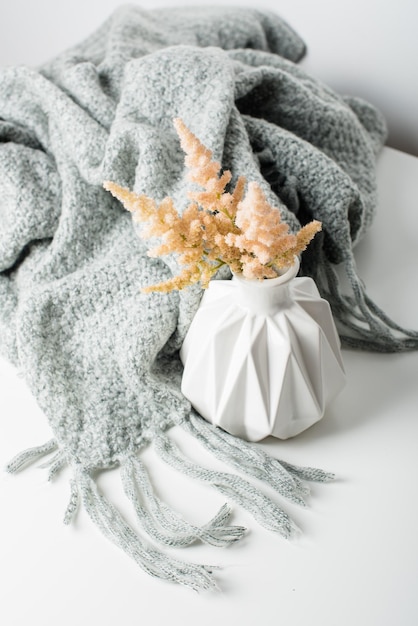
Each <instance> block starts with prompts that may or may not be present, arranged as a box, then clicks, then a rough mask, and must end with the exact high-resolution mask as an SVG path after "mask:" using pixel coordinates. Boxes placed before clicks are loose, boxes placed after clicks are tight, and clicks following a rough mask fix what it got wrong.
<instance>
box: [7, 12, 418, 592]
mask: <svg viewBox="0 0 418 626" xmlns="http://www.w3.org/2000/svg"><path fill="white" fill-rule="evenodd" d="M304 51H305V45H304V43H303V41H302V40H301V39H300V38H299V36H298V35H297V34H296V33H295V32H294V31H293V30H292V29H291V28H290V27H289V26H288V25H287V24H286V23H285V22H284V21H283V20H281V19H280V18H279V17H278V16H276V15H273V14H271V13H268V12H260V11H256V10H250V9H236V8H227V9H222V8H219V7H218V8H216V7H214V8H206V7H202V8H187V9H166V10H155V11H143V10H141V9H139V8H138V7H134V6H132V7H130V6H128V7H123V8H121V9H120V10H118V11H117V12H116V13H115V14H114V15H113V16H111V17H110V18H109V20H107V22H106V23H105V24H104V25H103V26H102V27H101V28H99V29H98V31H97V32H96V33H94V34H93V35H92V36H91V37H89V38H88V39H87V40H86V41H84V42H82V43H81V44H79V45H78V46H76V47H74V48H73V49H71V50H68V51H66V52H64V53H63V54H61V55H60V56H58V57H57V58H56V59H53V60H52V61H50V62H49V63H47V64H45V65H44V66H42V67H39V68H36V69H35V68H27V67H16V68H5V69H3V70H1V72H0V190H1V191H0V215H1V219H0V350H1V352H2V354H4V355H5V356H6V357H7V358H8V359H9V360H11V361H12V362H13V363H14V364H15V365H16V366H17V367H18V368H19V370H20V371H21V373H22V375H23V376H24V378H25V380H26V382H27V384H28V386H29V388H30V389H31V391H32V393H33V394H34V396H35V398H36V400H37V402H38V403H39V405H40V407H41V408H42V410H43V411H44V413H45V415H46V416H47V418H48V420H49V422H50V424H51V428H52V431H53V434H54V439H53V440H51V441H50V442H48V443H47V444H45V446H38V447H37V448H34V449H33V450H31V451H25V452H24V453H22V454H21V455H19V456H18V457H17V458H16V459H15V460H14V461H12V462H11V463H10V464H9V466H8V469H9V471H11V472H15V471H19V470H20V469H21V468H22V467H23V466H24V465H26V464H27V463H29V462H31V461H33V460H36V459H37V458H39V457H42V456H44V455H48V454H53V455H54V456H52V457H51V458H50V459H49V475H50V477H51V478H53V476H54V475H56V474H57V473H58V471H59V470H60V469H61V467H63V465H64V464H65V463H68V464H69V465H70V466H71V467H72V468H73V472H74V480H73V483H72V491H71V497H70V504H69V507H68V509H67V512H66V521H67V522H69V521H70V520H71V519H72V517H73V516H74V514H75V512H76V510H77V507H78V505H79V503H81V502H82V503H83V505H84V506H85V507H86V510H87V511H88V512H89V515H90V516H91V518H92V519H93V521H94V522H95V523H96V524H97V525H98V526H99V528H100V529H101V530H102V531H103V532H104V534H105V535H106V536H108V537H109V538H110V539H112V540H113V541H115V542H116V543H117V544H118V545H119V546H120V547H121V548H123V549H124V550H125V551H126V552H128V553H129V554H130V555H131V556H132V557H133V558H134V559H135V560H136V561H137V562H138V563H139V564H140V565H141V567H143V568H144V569H145V570H146V571H147V572H149V573H150V574H152V575H154V576H158V577H162V578H167V579H169V580H174V581H177V582H180V583H183V584H186V585H189V586H192V587H193V588H207V587H208V586H211V585H212V584H214V579H213V576H212V574H211V573H210V571H209V570H210V568H207V567H206V566H192V565H187V564H185V563H183V562H180V561H177V560H175V559H172V558H171V557H170V556H168V555H167V554H166V552H165V551H164V550H163V549H160V548H156V547H154V542H156V543H159V544H162V545H163V546H170V545H172V546H177V545H188V544H190V543H191V542H193V541H205V542H209V543H211V544H213V545H225V544H228V543H232V542H234V541H236V540H237V539H239V538H240V537H241V536H242V534H243V532H244V529H242V528H241V527H239V526H238V527H235V526H230V525H229V524H227V519H228V516H229V513H230V509H229V506H227V505H225V506H223V507H221V508H220V510H219V511H218V513H216V514H215V516H214V517H213V518H212V519H211V520H210V521H209V522H208V523H207V524H206V525H204V526H202V527H199V528H198V527H196V526H194V525H193V524H190V523H189V522H187V521H186V520H184V519H183V517H182V516H181V514H180V513H177V512H174V511H172V510H171V509H169V508H168V507H167V506H166V504H165V503H163V502H162V501H161V500H160V499H159V497H158V495H157V494H154V492H153V490H152V486H151V482H150V478H149V476H148V474H147V470H146V467H145V466H144V465H143V464H142V463H141V461H140V458H139V456H138V454H139V452H140V450H141V449H142V448H143V447H144V446H145V445H148V444H150V443H153V445H154V447H155V451H156V453H158V454H159V455H160V456H161V457H162V458H163V459H164V461H166V462H167V463H168V464H170V465H171V466H173V468H176V469H177V470H179V471H182V472H185V473H186V474H188V475H190V476H192V477H194V478H196V479H197V480H201V481H202V482H204V483H207V484H210V485H211V486H213V487H214V488H215V489H217V490H218V491H219V492H220V493H221V494H223V495H224V496H226V497H227V499H228V500H233V501H235V502H237V503H238V504H239V505H240V506H243V507H244V508H246V509H247V510H249V511H250V512H252V513H253V515H254V516H255V517H256V518H257V519H258V521H260V523H262V524H264V526H266V527H267V528H270V529H271V530H274V531H277V532H279V533H281V534H282V535H284V536H289V535H290V534H291V533H292V532H293V530H294V525H293V523H292V522H291V520H290V518H289V517H288V516H287V514H286V513H285V512H284V511H283V510H282V509H281V507H280V506H279V505H278V504H277V503H276V502H274V501H273V500H271V499H270V498H268V497H267V496H266V495H264V493H263V491H262V487H260V489H258V488H256V487H254V486H253V484H252V483H250V482H249V480H247V478H244V477H243V476H241V474H244V475H246V476H247V477H249V478H254V477H255V478H257V479H259V480H261V481H263V482H264V483H266V484H269V485H270V486H272V487H273V488H274V489H276V491H277V492H278V494H279V495H280V496H284V497H287V498H290V499H291V500H292V501H294V502H298V503H303V499H304V496H305V495H306V493H307V488H306V485H305V482H304V481H309V480H320V481H325V480H329V479H330V475H329V474H327V473H324V472H321V471H320V470H313V469H310V468H307V469H306V468H305V469H303V468H295V467H294V466H292V465H290V464H287V463H281V462H279V461H278V460H276V459H271V458H269V457H267V455H265V454H264V453H263V452H261V451H260V449H259V448H257V447H254V446H251V445H249V444H246V443H245V442H242V441H237V440H234V438H231V437H230V436H228V435H226V434H225V433H223V432H219V431H217V429H213V428H212V427H210V426H209V425H207V424H206V423H204V422H203V420H202V419H201V418H200V417H199V416H198V415H195V414H194V413H193V412H192V411H191V408H190V405H189V403H188V402H187V401H186V399H185V398H184V397H183V396H182V394H181V393H180V380H181V374H182V367H181V363H180V359H179V357H178V350H179V348H180V346H181V344H182V341H183V338H184V336H185V333H186V332H187V329H188V326H189V324H190V322H191V320H192V318H193V315H194V313H195V311H196V310H197V307H198V305H199V301H200V297H201V291H200V289H198V288H196V287H194V288H191V289H189V290H185V291H183V292H180V293H170V294H164V295H161V294H152V295H143V294H141V293H140V287H141V286H144V285H146V284H153V283H156V282H159V281H161V280H163V279H165V278H167V277H168V276H169V275H170V273H171V272H173V271H176V267H177V266H176V261H175V259H167V262H163V261H161V260H160V259H152V258H150V257H148V256H147V253H146V252H147V250H146V248H145V245H144V243H143V242H142V241H141V240H140V239H139V238H138V237H137V234H136V232H135V226H133V225H132V222H131V219H130V216H129V215H128V213H127V212H126V211H124V210H123V209H122V207H121V206H120V205H119V203H118V202H117V201H116V200H115V199H114V198H112V197H111V196H110V194H109V193H107V192H106V191H105V190H104V189H103V187H102V184H103V181H104V180H112V181H115V182H117V183H118V184H120V185H124V186H126V187H129V188H131V189H133V190H135V191H136V192H138V193H145V194H147V195H148V196H152V197H154V198H156V199H162V198H163V197H164V196H166V195H170V196H172V197H173V199H174V202H175V205H176V207H177V208H178V209H179V210H182V209H183V208H184V207H185V206H186V203H187V201H188V200H187V189H188V182H187V180H186V174H185V168H184V162H183V153H182V151H181V149H180V146H179V142H178V138H177V135H176V133H175V130H174V127H173V125H172V120H173V118H175V117H180V118H182V119H183V120H184V122H185V123H186V124H187V126H188V127H189V128H190V129H191V130H192V132H194V133H195V134H196V135H197V136H198V137H199V139H200V140H201V141H202V142H203V143H204V144H206V145H207V146H208V147H209V148H210V149H211V150H212V151H213V154H214V157H215V158H217V159H219V160H220V161H221V162H222V164H223V166H224V167H225V168H229V169H230V170H231V172H232V175H233V182H235V181H236V179H237V177H238V176H239V175H241V174H243V175H245V176H246V177H247V180H254V181H257V182H258V183H259V184H260V185H261V187H262V188H263V190H264V192H265V193H266V196H267V198H268V200H269V201H270V202H271V203H272V204H277V201H278V198H280V200H281V201H282V202H284V204H285V205H286V206H287V209H286V213H285V215H284V219H285V220H286V221H287V222H288V223H289V225H290V226H291V228H295V229H296V228H298V227H299V225H300V224H304V223H306V222H307V221H309V220H311V219H312V218H316V219H319V220H321V221H322V223H323V237H322V238H318V241H316V242H315V245H313V246H312V249H311V250H310V251H307V252H306V253H305V254H304V256H303V258H302V271H303V272H304V273H305V274H308V275H311V276H312V277H313V278H314V279H315V280H316V282H317V284H318V287H319V289H320V291H321V294H322V295H323V297H325V298H327V299H328V300H329V301H330V304H331V306H332V309H333V313H334V315H335V318H336V321H337V324H338V327H339V330H340V334H341V338H342V341H343V343H344V344H345V345H347V346H351V347H356V348H366V349H374V350H380V351H401V350H409V349H416V348H417V347H418V334H417V332H415V331H408V330H404V329H401V328H399V327H398V326H397V325H396V324H395V323H394V322H392V321H391V320H389V319H388V318H387V317H386V316H385V315H384V313H383V312H382V311H380V310H379V308H378V307H377V306H376V305H375V304H374V303H373V302H371V301H370V299H369V298H368V296H367V294H366V293H365V291H364V287H363V285H362V283H361V280H360V278H359V277H358V276H357V272H356V269H355V261H354V257H353V252H352V248H353V246H354V245H355V244H356V243H357V241H358V240H359V239H360V238H361V236H362V235H363V234H364V232H365V231H366V230H367V228H368V226H369V225H370V223H371V220H372V217H373V213H374V210H375V206H376V184H375V173H374V170H375V160H376V156H377V154H378V153H379V150H380V148H381V146H382V144H383V142H384V140H385V136H386V129H385V124H384V121H383V119H382V117H381V115H380V114H379V113H378V112H377V111H376V110H375V109H374V107H372V106H371V105H370V104H368V103H366V102H363V101H362V100H360V99H356V98H343V97H340V96H338V95H337V94H335V93H334V92H333V91H332V90H331V89H329V88H328V87H326V86H325V85H323V84H322V83H320V82H319V81H317V80H315V79H314V78H312V77H309V76H307V75H306V74H305V73H304V72H303V70H302V69H301V68H300V67H298V66H297V65H296V64H295V63H296V62H297V61H298V60H300V58H301V57H302V56H303V54H304ZM336 264H340V265H341V266H342V267H343V269H344V271H345V272H346V274H347V277H348V281H349V284H350V286H351V290H352V292H351V293H349V294H343V293H341V290H340V286H339V280H338V277H337V272H336V269H335V268H336ZM174 425H180V426H181V427H182V428H184V429H185V430H186V431H187V432H188V433H189V434H191V435H192V436H193V437H194V438H195V439H197V440H198V441H200V443H202V444H203V445H204V446H205V447H206V448H207V449H208V450H210V451H211V452H213V454H215V456H217V457H218V458H219V459H220V460H222V461H223V462H226V463H228V464H229V465H231V466H232V468H233V469H234V473H227V472H213V471H210V470H208V469H206V468H204V467H200V466H198V465H195V464H193V463H192V462H191V461H190V460H189V459H188V458H187V454H186V453H184V452H182V451H180V450H179V449H178V448H177V446H176V445H175V444H174V442H173V441H172V440H171V438H170V435H169V432H168V429H169V428H170V427H171V426H174ZM115 466H120V468H121V470H120V471H121V477H122V483H123V488H124V489H125V493H126V495H127V497H128V498H129V500H130V501H131V502H132V504H133V507H134V510H135V511H136V515H137V518H138V522H139V525H140V527H141V529H142V530H141V532H140V533H137V532H136V531H133V530H132V528H131V527H130V526H129V524H127V522H126V521H125V520H124V519H123V518H122V516H121V514H120V513H119V512H118V511H117V510H116V508H115V507H114V505H113V504H112V503H111V502H110V501H108V500H107V499H106V498H105V496H104V495H103V494H101V493H100V491H99V489H98V487H97V484H96V481H95V472H97V471H98V470H100V469H106V468H109V467H115ZM236 472H238V473H239V474H240V475H237V473H236ZM142 533H144V534H147V535H148V536H149V537H150V540H149V541H150V542H149V543H148V542H147V540H145V539H144V538H143V537H142Z"/></svg>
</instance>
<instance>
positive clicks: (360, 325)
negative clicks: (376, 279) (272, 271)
mask: <svg viewBox="0 0 418 626" xmlns="http://www.w3.org/2000/svg"><path fill="white" fill-rule="evenodd" d="M343 263H344V269H345V272H346V275H347V278H348V281H349V284H350V286H351V289H352V292H353V296H354V297H352V296H351V297H350V296H348V295H344V294H341V293H340V289H339V277H338V275H337V273H336V271H335V268H334V266H333V265H332V263H331V262H330V261H329V260H328V259H327V258H326V257H325V254H324V253H323V251H322V254H321V260H320V264H319V266H320V267H321V268H322V269H323V271H324V273H325V281H324V279H323V278H322V277H321V275H320V273H319V272H318V274H317V275H315V277H314V279H315V282H316V284H317V287H318V289H319V291H320V293H321V296H322V297H323V298H325V299H326V300H328V301H329V303H330V305H331V308H332V312H333V314H334V316H335V319H336V320H337V322H338V323H339V325H340V326H341V327H342V328H345V329H346V330H348V331H351V334H345V332H344V331H343V330H341V328H340V329H339V331H340V339H341V344H342V346H343V347H347V348H357V349H361V350H372V351H374V352H382V353H391V352H406V351H409V350H416V349H417V348H418V331H415V330H409V329H406V328H402V327H401V326H399V324H396V322H394V321H393V320H391V319H390V318H389V317H388V316H387V315H386V313H384V312H383V311H382V310H381V309H380V308H379V307H378V306H377V305H376V304H375V303H374V302H373V301H372V300H371V299H370V297H369V296H368V295H367V294H366V292H365V289H364V286H363V284H362V282H361V280H360V279H359V277H358V275H357V271H356V267H355V261H354V257H353V255H352V254H351V252H349V253H347V255H346V258H345V259H344V262H343Z"/></svg>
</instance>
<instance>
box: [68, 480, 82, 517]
mask: <svg viewBox="0 0 418 626" xmlns="http://www.w3.org/2000/svg"><path fill="white" fill-rule="evenodd" d="M79 502H80V493H79V490H78V486H77V483H76V481H75V480H72V481H71V495H70V501H69V503H68V506H67V509H66V511H65V514H64V524H66V525H68V524H71V522H72V521H73V520H74V518H75V515H76V513H77V511H78V507H79Z"/></svg>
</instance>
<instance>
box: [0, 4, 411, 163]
mask: <svg viewBox="0 0 418 626" xmlns="http://www.w3.org/2000/svg"><path fill="white" fill-rule="evenodd" d="M120 4H121V2H119V1H118V0H71V1H69V0H68V1H66V2H63V1H62V0H0V65H4V64H15V63H25V64H39V63H42V62H43V61H46V60H47V59H49V58H50V57H52V56H54V55H55V54H57V53H59V52H61V51H62V50H63V49H64V48H67V47H70V46H72V45H73V44H75V43H78V41H80V40H81V39H83V38H84V37H85V36H87V35H89V34H90V33H91V32H92V31H93V30H94V29H95V28H97V26H98V25H99V24H100V23H101V22H103V21H104V20H105V19H106V18H107V17H108V15H109V14H110V13H111V12H112V11H113V9H114V8H115V7H117V6H119V5H120ZM137 4H139V5H140V6H142V7H143V8H153V7H160V6H169V5H170V6H177V5H196V4H202V3H199V0H165V1H164V0H142V2H137ZM206 4H213V5H215V4H218V5H222V4H224V5H238V6H244V5H247V6H253V7H257V8H262V7H265V8H269V9H271V10H275V11H276V12H277V13H279V14H280V15H281V16H282V17H284V18H285V19H287V20H288V22H289V23H290V24H291V25H292V26H293V27H294V28H295V30H296V31H297V32H298V33H299V34H300V35H301V36H302V37H303V38H304V40H305V42H306V43H307V46H308V57H307V59H306V60H305V61H304V65H305V67H306V68H307V69H308V70H309V71H310V72H311V73H313V74H314V75H316V76H317V77H318V78H322V79H323V80H324V81H325V82H327V83H328V84H329V85H331V86H332V87H334V88H335V89H337V90H338V91H341V92H344V93H350V94H352V95H358V96H362V97H365V98H367V99H369V100H370V101H371V102H373V103H374V104H375V105H377V106H379V108H380V109H381V110H382V111H383V113H384V114H385V116H386V118H387V120H388V124H389V128H390V140H389V144H390V145H392V146H393V147H397V148H399V149H400V150H403V151H407V152H411V153H412V154H415V155H418V78H417V63H418V37H417V28H418V3H417V2H416V0H277V1H274V0H270V1H269V0H261V1H259V0H257V1H253V2H251V1H245V0H226V1H224V2H223V1H222V0H207V2H206Z"/></svg>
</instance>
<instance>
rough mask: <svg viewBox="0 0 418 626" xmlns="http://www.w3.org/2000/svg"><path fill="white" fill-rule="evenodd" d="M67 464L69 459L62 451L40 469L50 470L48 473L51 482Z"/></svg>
mask: <svg viewBox="0 0 418 626" xmlns="http://www.w3.org/2000/svg"><path fill="white" fill-rule="evenodd" d="M66 464H67V457H66V456H65V453H64V452H63V451H62V450H59V451H58V452H57V453H56V454H54V456H53V457H52V458H51V459H49V460H48V461H46V462H45V463H42V465H40V466H39V467H41V468H49V471H48V480H49V481H51V480H53V479H54V478H55V476H56V475H57V474H58V472H59V471H60V470H61V469H62V468H63V467H64V466H65V465H66Z"/></svg>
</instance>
